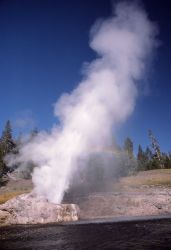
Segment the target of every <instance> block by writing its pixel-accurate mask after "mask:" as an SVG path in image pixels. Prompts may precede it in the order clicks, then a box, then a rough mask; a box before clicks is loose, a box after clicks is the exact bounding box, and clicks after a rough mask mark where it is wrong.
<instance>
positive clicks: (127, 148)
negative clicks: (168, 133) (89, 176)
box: [0, 120, 171, 180]
mask: <svg viewBox="0 0 171 250" xmlns="http://www.w3.org/2000/svg"><path fill="white" fill-rule="evenodd" d="M37 133H38V130H37V129H34V130H32V131H30V135H29V136H28V138H27V140H32V138H34V136H35V135H36V134H37ZM21 137H22V136H21V135H20V136H19V137H18V138H17V139H16V138H14V137H13V131H12V125H11V122H10V121H9V120H8V121H7V122H6V124H5V126H4V129H3V131H2V133H1V137H0V180H2V178H3V177H4V176H5V175H7V174H8V172H12V171H14V170H15V169H16V168H17V167H18V166H13V167H10V168H9V167H8V166H7V165H6V163H5V156H6V155H8V154H9V153H13V154H18V152H19V148H21V147H22V138H21ZM148 137H149V145H147V147H146V148H145V149H143V148H142V146H141V145H139V146H138V149H137V150H136V151H137V154H135V149H134V143H133V141H132V140H131V138H129V137H127V138H125V140H124V143H123V146H122V147H121V146H119V145H115V147H114V148H113V149H111V150H110V151H111V152H112V153H113V154H115V153H116V152H117V155H120V157H122V158H123V159H122V169H121V171H120V176H123V175H128V174H130V173H131V174H132V173H133V172H137V171H146V170H152V169H167V168H171V153H170V152H169V153H167V152H161V149H160V145H159V142H158V141H157V139H156V137H155V135H154V134H153V132H152V131H151V130H149V131H148ZM123 155H124V157H123ZM125 156H126V157H125ZM33 168H34V165H33V164H30V165H29V166H28V169H27V170H25V173H24V174H23V176H24V178H30V176H31V175H30V173H31V172H32V170H33ZM122 170H123V171H122Z"/></svg>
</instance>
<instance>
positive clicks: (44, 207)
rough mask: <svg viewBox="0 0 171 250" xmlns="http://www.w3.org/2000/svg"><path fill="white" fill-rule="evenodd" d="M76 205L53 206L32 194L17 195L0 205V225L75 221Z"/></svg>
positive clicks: (77, 210) (76, 214) (76, 215)
mask: <svg viewBox="0 0 171 250" xmlns="http://www.w3.org/2000/svg"><path fill="white" fill-rule="evenodd" d="M78 218H79V207H78V206H77V205H76V204H54V203H50V202H48V201H47V199H45V198H42V197H38V196H36V195H34V194H33V193H29V194H22V195H19V196H17V197H15V198H13V199H11V200H9V201H7V202H6V203H4V204H2V205H0V224H3V225H4V224H5V225H9V224H37V223H51V222H65V221H76V220H78Z"/></svg>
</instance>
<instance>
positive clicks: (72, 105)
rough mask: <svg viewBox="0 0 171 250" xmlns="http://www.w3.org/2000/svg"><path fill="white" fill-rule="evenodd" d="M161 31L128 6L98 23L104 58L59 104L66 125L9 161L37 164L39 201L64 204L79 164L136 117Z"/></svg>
mask: <svg viewBox="0 0 171 250" xmlns="http://www.w3.org/2000/svg"><path fill="white" fill-rule="evenodd" d="M155 35H156V28H155V26H154V25H153V23H151V22H150V21H149V20H148V17H147V15H146V13H145V11H144V10H143V9H142V8H141V7H139V6H138V5H136V4H128V3H126V2H123V3H119V4H117V5H116V6H115V11H114V14H113V16H112V17H110V18H108V19H107V20H100V21H97V22H96V23H95V25H94V26H93V27H92V29H91V32H90V47H91V48H92V49H93V50H94V51H96V52H97V54H98V57H97V59H95V60H94V61H92V62H91V63H90V64H89V65H88V66H87V67H86V70H85V73H84V74H85V75H84V78H83V80H82V81H81V82H80V84H79V85H78V87H77V88H76V89H75V90H73V92H72V93H71V94H64V95H62V97H61V98H60V99H59V100H58V102H57V103H56V104H55V110H54V113H55V116H57V117H58V119H59V121H60V124H59V125H56V127H53V128H52V130H51V133H50V134H49V133H46V132H41V133H39V134H38V135H37V136H36V137H35V138H34V139H33V140H32V141H31V142H28V143H26V144H25V145H24V146H22V148H21V149H20V152H19V155H17V156H10V157H8V159H7V160H8V164H9V165H12V164H20V165H22V164H26V163H27V162H30V161H31V162H33V163H35V164H36V166H37V167H36V168H35V169H34V172H33V176H32V177H33V178H32V179H33V183H34V186H35V191H36V192H37V194H38V195H43V196H45V197H47V198H48V200H49V201H51V202H54V203H60V202H61V201H62V198H63V195H64V192H65V191H66V190H67V189H68V187H69V185H70V181H71V179H72V176H73V175H74V173H75V172H76V171H77V167H78V166H77V159H78V158H79V157H80V155H81V154H84V153H85V152H89V151H91V149H95V148H100V147H101V148H103V147H105V146H106V145H108V143H109V142H110V138H111V132H112V131H113V129H114V130H115V129H116V127H117V126H118V125H119V124H120V123H122V122H124V121H125V120H126V118H127V117H128V116H129V115H130V114H131V113H132V112H133V110H134V106H135V100H136V97H137V92H138V91H137V86H136V82H137V80H140V79H141V78H142V76H143V73H144V70H145V62H146V60H148V58H149V56H150V54H151V52H152V50H153V48H154V47H155V44H156V42H155Z"/></svg>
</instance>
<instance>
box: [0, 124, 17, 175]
mask: <svg viewBox="0 0 171 250" xmlns="http://www.w3.org/2000/svg"><path fill="white" fill-rule="evenodd" d="M15 146H16V145H15V142H14V140H13V138H12V128H11V123H10V121H9V120H8V121H7V122H6V125H5V128H4V130H3V132H2V136H1V138H0V174H1V175H3V174H4V173H6V172H7V170H8V168H7V166H6V165H5V162H4V157H5V156H6V155H7V154H9V153H10V152H12V151H13V150H14V148H15Z"/></svg>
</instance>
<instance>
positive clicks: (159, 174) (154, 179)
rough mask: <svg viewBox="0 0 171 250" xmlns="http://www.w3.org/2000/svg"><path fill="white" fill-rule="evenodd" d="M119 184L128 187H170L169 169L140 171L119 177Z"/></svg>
mask: <svg viewBox="0 0 171 250" xmlns="http://www.w3.org/2000/svg"><path fill="white" fill-rule="evenodd" d="M119 184H120V185H122V186H125V185H126V186H130V187H139V186H142V185H147V186H167V187H171V169H159V170H150V171H142V172H139V173H137V174H136V175H135V176H129V177H124V178H121V179H120V181H119Z"/></svg>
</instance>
